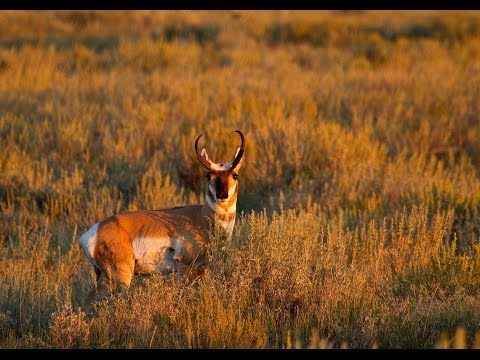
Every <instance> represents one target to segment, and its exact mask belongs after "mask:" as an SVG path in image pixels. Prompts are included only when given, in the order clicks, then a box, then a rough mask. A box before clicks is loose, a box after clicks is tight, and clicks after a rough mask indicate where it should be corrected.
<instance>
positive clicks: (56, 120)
mask: <svg viewBox="0 0 480 360" xmlns="http://www.w3.org/2000/svg"><path fill="white" fill-rule="evenodd" d="M479 34H480V15H479V13H478V12H468V13H466V12H440V13H439V12H428V11H422V12H399V13H392V12H374V11H373V12H363V11H361V12H327V11H320V12H316V11H313V12H312V11H297V12H295V11H274V12H246V11H221V12H208V11H199V12H188V11H168V12H164V11H126V12H114V11H113V12H112V11H97V12H90V11H86V12H70V11H59V12H58V11H57V12H42V13H38V12H28V11H26V12H24V11H21V12H9V11H5V12H1V13H0V78H1V81H0V108H1V111H0V148H1V149H2V151H0V215H1V216H0V244H1V246H0V347H1V348H20V347H34V348H37V347H47V348H48V347H61V348H118V347H120V348H138V347H140V348H257V347H258V348H307V347H311V348H332V347H333V348H345V347H348V348H355V347H360V348H372V347H378V348H384V347H386V348H433V347H440V348H447V347H448V348H452V347H453V348H472V347H475V348H476V347H478V346H479V335H478V334H479V330H480V325H479V324H480V312H479V311H478V309H479V308H480V307H479V305H480V303H479V300H478V299H480V297H479V295H480V277H479V275H480V245H479V239H480V178H479V175H480V172H479V168H480V142H479V141H478V139H480V122H479V121H478V113H479V110H480V86H479V84H480V71H479V70H480V41H479V38H478V35H479ZM235 129H240V130H242V131H243V132H244V134H245V136H246V142H247V144H246V146H247V147H246V152H245V161H244V166H243V167H242V170H241V173H240V178H239V181H240V194H239V200H238V204H237V209H238V218H237V222H236V225H235V230H234V236H233V239H232V241H231V242H226V241H225V239H224V238H222V237H221V236H220V235H217V236H213V237H212V241H211V244H210V245H209V252H210V253H209V256H210V258H211V271H210V272H209V273H208V275H207V276H206V278H205V279H204V281H203V282H200V283H195V284H190V283H186V282H178V281H175V280H174V279H170V278H161V277H159V276H153V277H150V278H146V279H141V278H138V279H135V280H134V284H133V286H132V287H131V288H130V289H129V291H128V292H126V293H122V294H117V295H115V296H113V297H111V298H108V299H106V300H105V302H104V303H101V304H99V305H98V307H97V309H96V316H95V317H88V316H86V315H85V314H84V313H83V311H82V309H81V304H82V302H83V299H84V297H85V295H86V294H87V293H88V291H89V290H90V288H91V287H92V286H93V284H94V274H93V271H92V269H91V267H90V265H89V264H88V263H87V260H86V258H85V256H84V254H83V252H82V251H81V249H80V247H79V243H78V237H79V234H81V233H82V232H84V231H85V230H86V229H88V227H89V226H91V225H92V224H93V223H95V222H97V221H99V220H101V219H103V218H105V217H107V216H109V215H111V214H113V213H119V212H121V211H126V210H134V209H152V208H157V209H158V208H166V207H173V206H178V205H182V204H186V203H199V202H201V201H202V198H203V196H202V194H203V191H204V172H203V169H202V167H201V165H200V164H199V163H198V161H197V159H196V158H195V156H194V151H193V143H194V140H195V138H196V136H198V134H199V133H201V132H203V133H204V134H205V137H206V142H207V146H208V150H209V153H210V154H211V157H212V158H213V159H214V160H218V161H224V160H229V159H231V158H233V155H234V153H235V147H236V145H237V141H238V138H237V136H236V134H234V133H233V130H235Z"/></svg>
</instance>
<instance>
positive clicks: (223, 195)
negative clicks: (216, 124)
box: [195, 130, 245, 203]
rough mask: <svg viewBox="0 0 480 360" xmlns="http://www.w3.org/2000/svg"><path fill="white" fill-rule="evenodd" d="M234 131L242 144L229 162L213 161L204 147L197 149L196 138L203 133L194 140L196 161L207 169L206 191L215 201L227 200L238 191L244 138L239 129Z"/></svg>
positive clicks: (222, 201)
mask: <svg viewBox="0 0 480 360" xmlns="http://www.w3.org/2000/svg"><path fill="white" fill-rule="evenodd" d="M235 132H236V133H238V134H239V135H240V138H241V140H242V145H241V146H240V147H238V148H237V152H236V153H235V157H234V159H233V160H232V162H229V163H214V162H213V161H212V160H210V157H209V156H208V154H207V150H206V149H205V147H203V148H202V150H201V151H198V140H200V138H201V137H202V135H203V134H200V135H199V136H198V138H197V140H196V141H195V152H196V154H197V158H198V161H200V163H201V164H202V165H203V166H205V167H206V168H207V170H208V172H207V180H208V191H209V192H210V194H211V197H212V199H213V200H214V201H215V202H217V203H226V202H229V201H230V200H231V199H232V197H233V196H234V195H236V194H237V192H238V180H237V178H238V170H240V167H241V166H242V158H243V152H244V147H245V138H244V137H243V134H242V133H241V131H239V130H235Z"/></svg>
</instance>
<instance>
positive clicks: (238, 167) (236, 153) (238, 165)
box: [233, 146, 243, 171]
mask: <svg viewBox="0 0 480 360" xmlns="http://www.w3.org/2000/svg"><path fill="white" fill-rule="evenodd" d="M239 152H240V146H237V151H236V152H235V156H234V157H233V158H234V159H235V158H236V157H237V155H238V153H239ZM242 162H243V157H242V158H241V159H240V161H239V163H238V164H237V166H236V167H235V170H237V171H238V170H240V168H241V167H242Z"/></svg>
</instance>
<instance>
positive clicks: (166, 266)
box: [80, 130, 245, 307]
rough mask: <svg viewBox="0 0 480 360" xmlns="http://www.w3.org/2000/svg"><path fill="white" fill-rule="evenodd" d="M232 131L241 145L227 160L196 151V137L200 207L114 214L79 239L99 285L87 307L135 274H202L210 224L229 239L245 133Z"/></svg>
mask: <svg viewBox="0 0 480 360" xmlns="http://www.w3.org/2000/svg"><path fill="white" fill-rule="evenodd" d="M235 132H237V133H238V134H239V135H240V138H241V141H242V144H241V146H240V147H238V148H237V152H236V153H235V156H234V159H233V161H232V162H230V163H218V164H217V163H214V162H212V161H211V160H210V158H209V156H208V154H207V151H206V148H205V147H203V148H202V150H201V151H200V152H199V150H198V141H199V140H200V138H201V137H202V135H203V134H200V135H199V136H198V137H197V139H196V141H195V153H196V155H197V158H198V160H199V161H200V163H201V164H202V165H203V166H205V167H206V168H207V170H208V172H207V187H206V192H205V203H204V204H203V205H187V206H181V207H175V208H171V209H164V210H139V211H131V212H126V213H123V214H119V215H112V216H110V217H108V218H106V219H105V220H103V221H100V222H98V223H96V224H95V225H93V226H92V227H91V228H90V229H89V230H88V231H87V232H86V233H85V234H83V235H82V236H81V237H80V244H81V246H82V248H83V250H84V252H85V254H86V256H87V258H88V260H89V261H90V263H92V265H93V267H94V269H95V274H96V276H97V285H96V287H94V288H93V289H92V291H91V292H90V294H89V295H88V296H87V298H86V300H85V306H86V307H89V306H90V305H91V303H92V302H93V301H96V300H100V299H101V298H103V297H105V296H106V295H107V294H108V293H110V292H111V291H112V290H113V289H114V288H115V287H117V286H118V285H121V286H123V287H128V286H130V283H131V280H132V277H133V275H134V274H139V275H148V274H152V273H154V272H159V273H161V274H168V273H172V272H173V273H176V274H177V275H179V276H181V275H185V274H186V273H190V274H191V273H193V274H196V275H201V274H202V273H203V271H204V270H205V268H206V265H207V256H206V249H205V245H206V242H207V241H208V236H209V232H210V230H211V226H212V224H215V223H217V224H218V225H220V226H221V227H222V228H223V229H224V230H225V232H226V234H227V236H228V237H231V235H232V231H233V226H234V223H235V213H236V202H237V194H238V180H237V177H238V171H239V169H240V167H241V166H242V159H243V153H244V146H245V139H244V136H243V134H242V133H241V132H240V131H239V130H236V131H235Z"/></svg>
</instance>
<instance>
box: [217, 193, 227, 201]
mask: <svg viewBox="0 0 480 360" xmlns="http://www.w3.org/2000/svg"><path fill="white" fill-rule="evenodd" d="M217 198H218V199H220V200H225V199H227V198H228V194H227V193H224V192H219V193H218V194H217Z"/></svg>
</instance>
